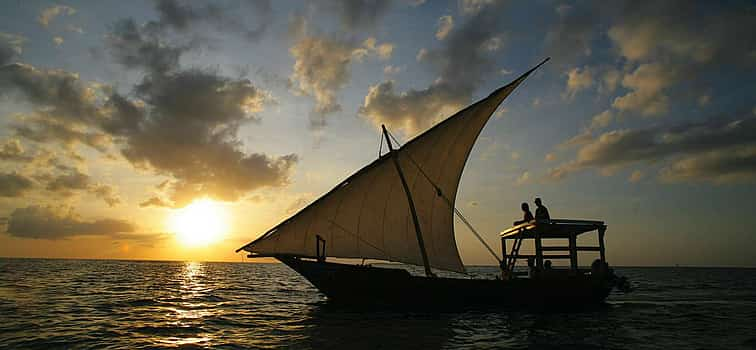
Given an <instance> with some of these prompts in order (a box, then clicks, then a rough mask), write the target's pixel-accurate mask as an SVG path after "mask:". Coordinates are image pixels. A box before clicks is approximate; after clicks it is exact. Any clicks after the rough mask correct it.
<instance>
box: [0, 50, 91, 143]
mask: <svg viewBox="0 0 756 350" xmlns="http://www.w3.org/2000/svg"><path fill="white" fill-rule="evenodd" d="M14 93H16V94H19V95H20V96H21V97H23V98H24V99H25V100H26V101H27V102H29V103H31V104H32V105H33V106H35V107H37V110H38V111H39V112H40V113H39V117H40V118H43V117H45V116H55V118H58V119H62V120H65V121H66V122H79V121H93V120H95V119H96V118H97V116H98V110H97V106H96V104H95V103H96V99H97V89H96V88H95V87H92V86H86V85H84V84H82V83H81V81H80V80H79V76H78V75H77V74H73V73H69V72H66V71H63V70H59V69H37V68H35V67H33V66H31V65H28V64H24V63H12V64H8V65H5V66H1V67H0V96H8V95H11V94H14ZM74 126H78V125H71V126H70V127H69V129H73V128H74Z"/></svg>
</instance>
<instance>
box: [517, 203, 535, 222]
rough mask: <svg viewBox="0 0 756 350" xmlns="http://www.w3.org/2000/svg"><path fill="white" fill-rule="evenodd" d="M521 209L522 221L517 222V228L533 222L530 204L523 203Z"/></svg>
mask: <svg viewBox="0 0 756 350" xmlns="http://www.w3.org/2000/svg"><path fill="white" fill-rule="evenodd" d="M520 208H522V220H517V221H515V222H514V225H515V226H517V225H519V224H524V223H526V222H531V221H533V213H531V212H530V207H529V206H528V203H522V205H520Z"/></svg>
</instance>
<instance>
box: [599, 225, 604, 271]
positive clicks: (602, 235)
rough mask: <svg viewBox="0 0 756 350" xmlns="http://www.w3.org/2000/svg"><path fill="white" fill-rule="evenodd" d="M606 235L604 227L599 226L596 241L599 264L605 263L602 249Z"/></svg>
mask: <svg viewBox="0 0 756 350" xmlns="http://www.w3.org/2000/svg"><path fill="white" fill-rule="evenodd" d="M605 233H606V226H601V227H599V229H598V239H599V255H600V258H601V262H603V263H605V262H606V251H605V249H604V234H605Z"/></svg>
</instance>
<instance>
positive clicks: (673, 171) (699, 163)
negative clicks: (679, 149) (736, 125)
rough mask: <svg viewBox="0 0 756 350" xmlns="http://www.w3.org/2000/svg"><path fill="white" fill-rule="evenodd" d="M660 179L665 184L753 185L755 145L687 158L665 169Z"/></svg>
mask: <svg viewBox="0 0 756 350" xmlns="http://www.w3.org/2000/svg"><path fill="white" fill-rule="evenodd" d="M660 178H661V180H662V181H666V182H684V181H709V182H713V183H736V182H754V181H756V145H748V146H742V147H735V148H733V149H727V150H714V151H710V152H703V153H700V154H694V155H690V156H684V157H682V158H681V159H678V160H676V161H674V162H673V163H672V164H670V165H669V166H668V167H666V168H664V169H662V170H661V173H660Z"/></svg>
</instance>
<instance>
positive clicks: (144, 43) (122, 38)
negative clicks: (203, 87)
mask: <svg viewBox="0 0 756 350" xmlns="http://www.w3.org/2000/svg"><path fill="white" fill-rule="evenodd" d="M159 34H160V33H159V32H158V31H157V29H156V28H155V27H154V26H150V25H149V24H148V25H145V26H141V27H140V26H139V25H137V24H136V22H135V21H134V20H133V19H131V18H128V19H122V20H119V21H117V22H115V23H114V24H113V26H112V28H111V31H110V33H109V34H108V35H107V37H106V44H107V47H108V49H109V50H110V54H111V56H112V57H113V59H114V60H115V61H116V62H118V63H119V64H121V65H123V66H124V67H127V68H132V69H134V68H135V69H144V70H147V71H149V72H152V73H156V74H161V73H165V72H168V71H170V70H174V69H176V68H178V64H179V58H180V57H181V54H182V53H183V52H185V51H186V50H188V46H175V45H173V46H172V45H168V44H167V43H165V42H164V41H163V40H162V39H161V37H160V35H159Z"/></svg>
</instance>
